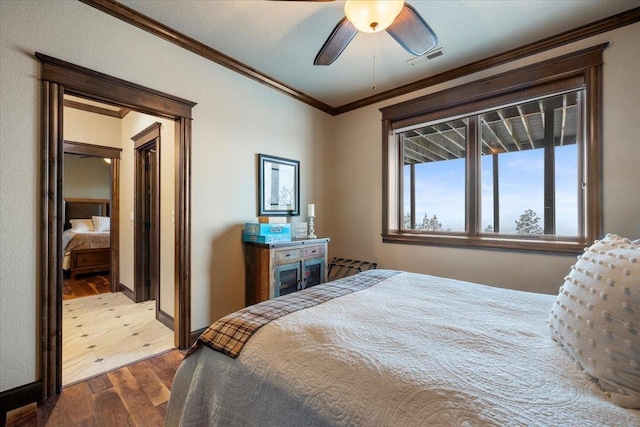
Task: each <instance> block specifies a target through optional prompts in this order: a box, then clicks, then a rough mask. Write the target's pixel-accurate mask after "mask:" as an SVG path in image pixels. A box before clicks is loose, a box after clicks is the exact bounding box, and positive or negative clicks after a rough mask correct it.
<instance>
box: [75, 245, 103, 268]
mask: <svg viewBox="0 0 640 427" xmlns="http://www.w3.org/2000/svg"><path fill="white" fill-rule="evenodd" d="M75 255H76V258H75V265H76V267H89V266H98V265H107V266H108V265H109V250H108V249H107V250H101V251H96V252H84V253H79V254H75Z"/></svg>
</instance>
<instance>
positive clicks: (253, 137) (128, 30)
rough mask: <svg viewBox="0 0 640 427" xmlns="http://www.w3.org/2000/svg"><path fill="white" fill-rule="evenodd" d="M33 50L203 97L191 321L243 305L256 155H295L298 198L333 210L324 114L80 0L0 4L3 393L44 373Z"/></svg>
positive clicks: (196, 133)
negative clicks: (245, 233)
mask: <svg viewBox="0 0 640 427" xmlns="http://www.w3.org/2000/svg"><path fill="white" fill-rule="evenodd" d="M80 35H81V36H80ZM34 52H41V53H44V54H46V55H49V56H53V57H56V58H59V59H62V60H65V61H68V62H71V63H74V64H78V65H81V66H84V67H87V68H91V69H93V70H96V71H99V72H102V73H106V74H109V75H112V76H115V77H118V78H121V79H125V80H128V81H131V82H134V83H137V84H141V85H144V86H147V87H150V88H153V89H155V90H159V91H163V92H166V93H169V94H172V95H175V96H178V97H180V98H183V99H188V100H191V101H194V102H197V103H198V104H197V105H196V106H195V107H194V109H193V147H192V148H193V150H192V167H193V169H192V176H191V182H192V199H193V203H192V217H191V220H192V236H191V237H192V248H191V253H192V263H191V269H192V271H191V273H192V301H193V303H192V325H191V327H192V330H196V329H199V328H203V327H205V326H207V325H208V324H209V323H210V322H211V321H213V320H215V319H216V318H218V317H221V316H222V315H224V314H227V313H229V312H231V311H233V310H236V309H238V308H240V307H242V306H243V303H244V261H243V255H242V244H241V239H240V230H241V229H242V226H243V224H244V223H245V222H247V221H254V220H255V219H256V194H257V193H256V171H257V154H258V153H267V154H271V155H275V156H280V157H286V158H291V159H297V160H300V162H301V198H302V200H301V203H302V206H306V204H307V203H309V202H310V201H313V202H315V203H316V204H317V205H318V206H319V207H318V208H317V209H318V215H326V212H327V210H328V207H326V204H325V203H323V197H324V183H323V179H322V177H323V174H324V172H325V169H324V165H325V160H324V155H325V154H324V153H325V148H324V144H325V141H327V140H329V139H331V138H330V137H331V127H330V124H331V117H330V116H328V115H327V114H325V113H322V112H319V111H317V110H315V109H313V108H311V107H308V106H306V105H304V104H301V103H299V102H297V101H295V100H294V99H292V98H290V97H287V96H285V95H282V94H280V93H278V92H276V91H274V90H272V89H269V88H267V87H265V86H264V85H261V84H259V83H257V82H254V81H252V80H249V79H247V78H246V77H242V76H240V75H239V74H237V73H234V72H232V71H230V70H228V69H226V68H224V67H221V66H218V65H216V64H214V63H212V62H210V61H206V60H204V59H202V58H201V57H199V56H197V55H194V54H192V53H189V52H187V51H185V50H184V49H180V48H178V47H177V46H174V45H172V44H170V43H168V42H164V41H162V40H160V39H159V38H157V37H154V36H152V35H150V34H147V33H146V32H144V31H142V30H139V29H136V28H134V27H133V26H131V25H129V24H126V23H124V22H121V21H119V20H116V19H114V18H112V17H111V16H109V15H107V14H105V13H103V12H100V11H98V10H96V9H94V8H92V7H89V6H87V5H85V4H82V3H81V2H78V1H75V0H73V1H71V0H69V1H57V2H44V1H10V0H2V1H0V57H1V58H2V60H1V61H0V94H1V97H0V102H1V114H0V188H1V191H2V203H0V236H1V237H0V240H1V242H2V243H1V248H0V254H1V257H0V391H3V390H8V389H12V388H14V387H18V386H21V385H23V384H27V383H30V382H32V381H35V380H37V379H38V378H39V374H38V372H37V370H38V366H39V362H38V359H37V357H38V349H37V342H38V336H37V328H38V326H37V325H38V315H37V313H36V304H35V302H36V300H37V298H38V291H39V288H38V286H37V281H38V271H39V268H40V266H41V262H40V260H38V253H39V250H38V238H37V226H38V223H39V217H38V212H39V210H38V209H39V201H40V193H39V187H38V186H39V184H38V183H39V176H40V172H39V170H40V145H41V142H40V123H39V111H40V81H39V80H38V78H39V75H40V66H39V63H38V61H37V60H36V59H35V58H34V56H33V54H34ZM150 64H151V65H150ZM89 131H90V130H89ZM125 136H126V137H127V138H130V137H131V136H132V135H128V134H127V135H125ZM119 137H120V135H119ZM165 152H166V150H165ZM163 185H164V184H163ZM320 206H323V207H322V208H320ZM123 211H124V212H127V211H126V210H124V209H123ZM163 216H165V217H167V216H168V214H167V213H166V212H164V213H163ZM324 221H325V219H321V218H319V220H318V227H317V228H318V230H320V231H326V227H325V226H324V225H323V224H324ZM163 267H164V266H163ZM162 274H163V275H164V274H165V272H164V271H163V273H162ZM168 299H169V297H166V298H165V300H168Z"/></svg>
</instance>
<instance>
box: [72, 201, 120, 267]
mask: <svg viewBox="0 0 640 427" xmlns="http://www.w3.org/2000/svg"><path fill="white" fill-rule="evenodd" d="M64 215H65V216H64V218H65V223H64V232H63V234H62V248H63V250H64V258H63V262H62V268H63V269H64V270H66V271H69V275H70V276H71V278H72V279H75V278H76V276H77V275H78V274H85V273H97V272H109V270H110V256H111V251H110V235H109V229H110V218H109V200H107V199H89V198H66V199H65V203H64Z"/></svg>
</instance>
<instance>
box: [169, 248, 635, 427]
mask: <svg viewBox="0 0 640 427" xmlns="http://www.w3.org/2000/svg"><path fill="white" fill-rule="evenodd" d="M618 237H619V236H612V237H611V239H610V240H609V236H607V238H606V239H604V240H603V241H601V242H596V244H598V245H601V246H600V247H596V249H595V253H593V252H589V251H587V252H585V254H584V255H583V256H581V257H579V258H580V259H579V260H578V262H577V263H576V265H574V267H573V268H572V270H571V271H570V272H569V274H568V275H567V277H566V278H565V282H564V284H562V283H560V284H559V285H562V286H561V289H560V292H559V294H558V295H557V296H555V295H545V294H535V293H528V292H522V291H515V290H508V289H499V288H493V287H489V286H484V285H480V284H473V283H468V282H461V281H457V280H452V279H444V278H439V277H434V276H428V275H423V274H417V273H410V272H402V271H393V270H384V269H380V270H369V271H366V272H362V273H359V274H356V275H354V276H350V277H347V278H343V279H339V280H337V281H334V282H329V283H326V284H323V285H318V286H315V287H313V288H310V289H306V290H304V291H300V292H297V293H293V294H289V295H286V296H283V297H280V298H276V299H273V300H269V301H265V302H263V303H260V304H257V305H254V306H250V307H247V308H245V309H243V310H240V311H238V312H236V313H233V314H231V315H229V316H226V317H225V318H223V319H220V320H219V321H217V322H215V323H214V324H212V325H211V326H210V327H209V328H208V329H207V331H206V332H205V333H204V334H202V335H201V336H200V338H199V339H198V342H197V343H196V344H195V345H194V347H193V348H192V349H191V350H190V351H189V353H188V355H187V357H186V358H185V360H184V361H183V362H182V364H181V366H180V367H179V369H178V371H177V373H176V377H175V379H174V382H173V386H172V390H171V397H170V400H169V405H168V409H167V419H166V425H168V426H206V425H211V426H214V425H217V426H392V425H397V426H412V425H427V426H437V425H442V426H452V425H457V426H474V425H509V426H514V425H523V426H525V425H526V426H533V425H537V426H551V425H553V426H639V425H640V411H639V410H638V408H640V372H639V371H638V364H637V362H638V360H640V342H639V341H638V332H637V330H636V329H635V327H636V326H634V322H635V325H637V326H640V322H638V314H639V313H640V265H639V264H640V262H638V259H640V249H639V248H640V243H634V242H631V241H629V240H628V239H624V240H616V239H617V238H618ZM612 242H613V243H615V245H616V246H615V247H613V249H612V247H611V243H612ZM596 244H594V245H596ZM634 245H635V246H634ZM592 248H593V247H592ZM629 248H631V249H629ZM608 254H610V255H608ZM621 254H622V255H621ZM618 256H622V259H619V258H618ZM624 263H626V264H624ZM621 264H624V265H621ZM612 265H613V267H611V266H612ZM590 280H591V281H592V282H590ZM611 282H613V285H612V284H611ZM591 289H595V291H591ZM603 292H604V293H606V297H605V298H603V297H602V293H603ZM591 297H592V299H591V300H590V299H589V298H591ZM625 298H626V299H625ZM621 301H622V303H621ZM619 303H621V304H622V305H621V307H622V309H621V310H622V312H621V311H620V309H617V308H615V307H614V306H617V305H620V304H619ZM611 304H613V305H611ZM601 312H602V313H607V315H608V316H609V318H608V319H607V318H606V316H604V315H602V314H601ZM589 313H593V316H594V317H593V318H590V317H589V316H590V314H589ZM621 313H622V314H621ZM624 313H626V314H627V315H628V317H627V318H626V319H625V318H623V315H624ZM565 316H567V317H566V318H565V319H563V317H565ZM569 318H571V319H573V320H570V319H569ZM560 320H561V321H560ZM575 322H578V323H580V322H582V323H584V328H583V327H582V326H578V325H577V323H575ZM602 322H604V325H605V326H606V327H601V326H602V325H601V323H602ZM620 322H622V323H620ZM574 323H575V324H574ZM582 323H580V324H582ZM610 323H612V324H613V325H611V324H610ZM618 323H620V324H619V325H618ZM572 325H573V326H572ZM589 325H591V326H589ZM607 328H608V329H607ZM603 330H604V331H605V336H604V337H597V336H596V335H597V334H598V333H599V332H598V331H603ZM576 331H580V333H576ZM594 334H595V335H594ZM625 334H626V335H625ZM583 338H584V340H585V343H584V344H585V345H586V346H587V347H594V348H595V347H602V348H604V349H605V350H607V351H602V352H600V351H599V350H598V349H595V350H593V351H587V350H585V349H583V348H582V347H581V344H580V343H579V342H578V341H580V340H581V339H583ZM572 340H577V341H572ZM607 340H609V341H611V342H608V341H607ZM618 340H621V341H620V342H618ZM614 341H615V342H614ZM620 343H622V345H621V346H618V345H619V344H620ZM616 346H617V347H616ZM623 347H624V348H623ZM602 348H601V349H600V350H602ZM612 348H613V349H614V351H613V353H614V354H613V356H612V355H611V353H609V350H611V349H612ZM600 353H602V354H600ZM606 357H609V358H610V359H611V358H612V359H615V360H614V362H615V363H620V366H616V367H615V369H614V368H613V367H611V366H609V367H606V366H605V365H607V363H608V362H607V361H606V360H605V358H606ZM589 359H594V360H593V362H594V364H595V365H596V368H595V369H594V368H593V367H592V366H590V364H589V363H590V360H589ZM603 367H604V370H605V371H606V370H607V369H609V370H611V371H612V372H614V374H616V375H618V376H619V377H616V376H615V375H614V376H613V377H612V376H611V375H609V376H608V377H607V375H606V372H605V374H604V375H603V374H602V373H601V372H599V371H598V369H601V370H602V369H603ZM594 376H595V377H594ZM620 378H622V379H620ZM634 408H635V409H634Z"/></svg>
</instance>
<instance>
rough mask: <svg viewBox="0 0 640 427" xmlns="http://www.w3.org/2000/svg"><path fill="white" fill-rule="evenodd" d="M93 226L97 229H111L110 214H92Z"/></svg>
mask: <svg viewBox="0 0 640 427" xmlns="http://www.w3.org/2000/svg"><path fill="white" fill-rule="evenodd" d="M91 219H92V220H93V228H94V229H95V230H96V231H109V228H110V222H109V217H108V216H92V217H91Z"/></svg>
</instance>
